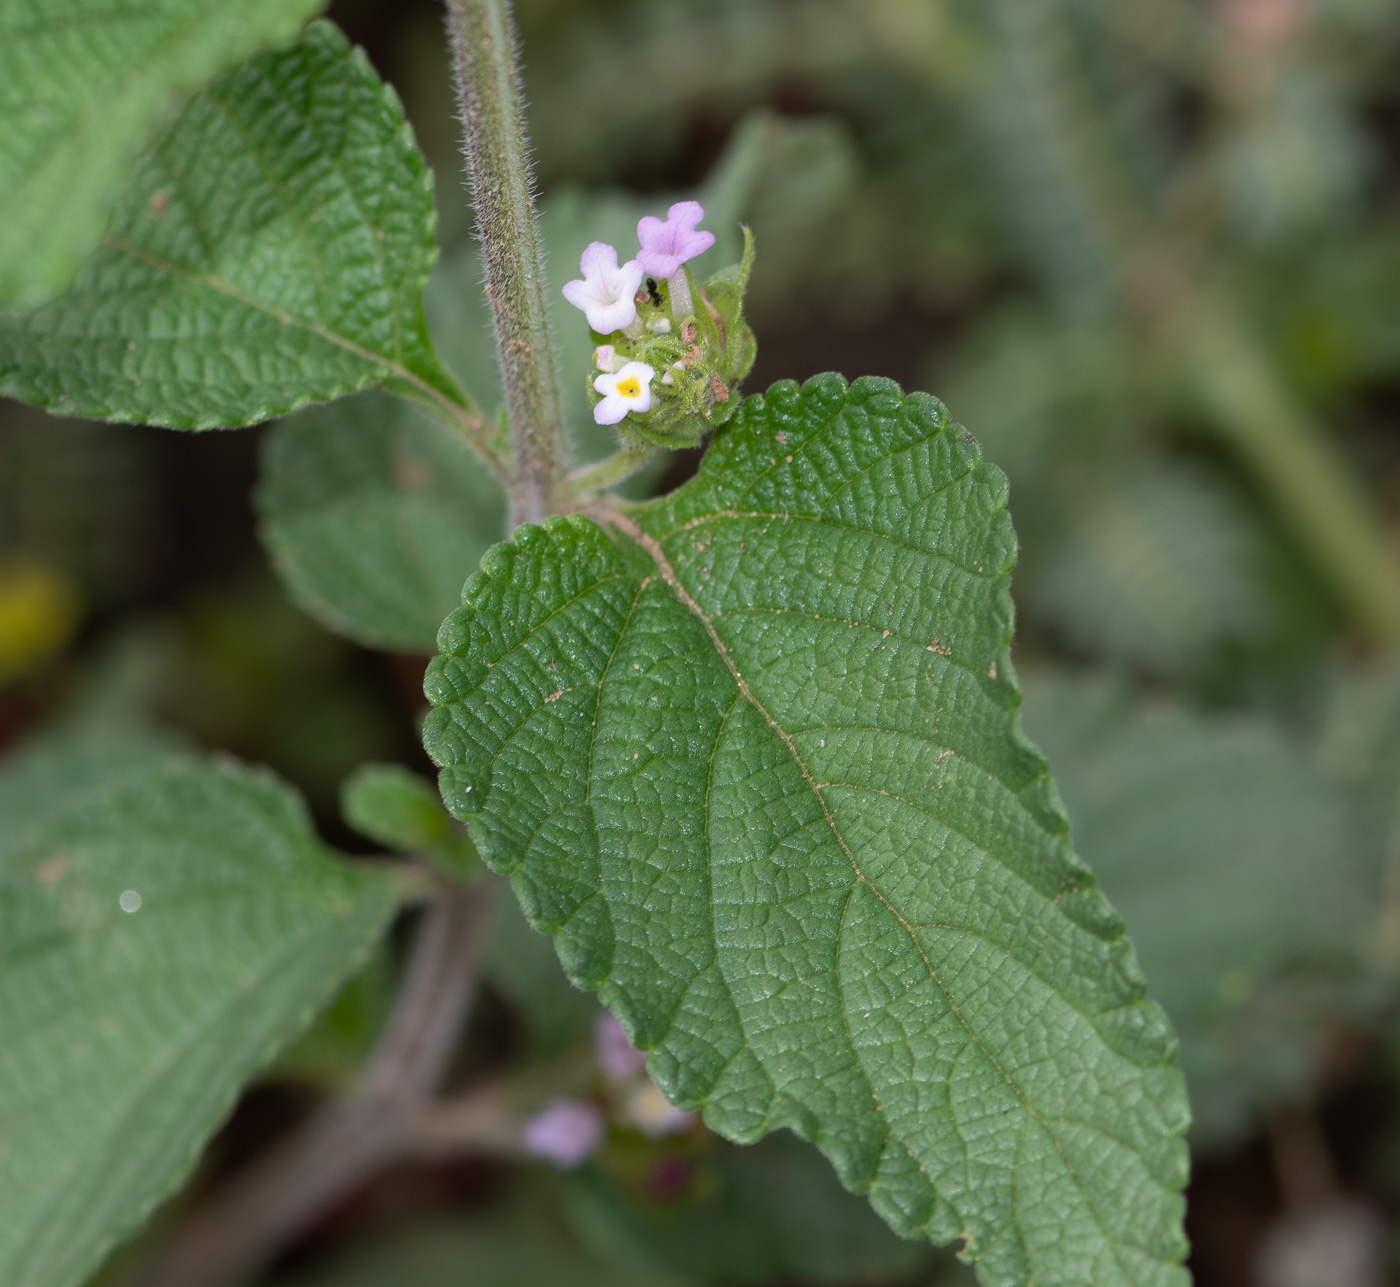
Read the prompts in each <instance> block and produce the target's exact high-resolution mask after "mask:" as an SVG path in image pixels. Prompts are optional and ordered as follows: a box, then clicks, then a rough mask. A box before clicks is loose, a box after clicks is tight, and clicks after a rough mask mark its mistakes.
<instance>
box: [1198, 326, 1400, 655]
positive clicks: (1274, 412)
mask: <svg viewBox="0 0 1400 1287" xmlns="http://www.w3.org/2000/svg"><path fill="white" fill-rule="evenodd" d="M1183 342H1184V344H1185V346H1186V358H1187V367H1188V371H1189V372H1190V375H1191V378H1192V382H1193V385H1194V388H1195V391H1196V394H1197V396H1198V397H1199V398H1200V399H1201V401H1202V402H1203V404H1204V405H1205V408H1206V410H1207V412H1208V413H1209V414H1210V417H1211V421H1212V428H1213V429H1214V431H1215V433H1216V435H1217V436H1218V437H1219V438H1220V439H1221V440H1222V441H1223V442H1225V443H1226V444H1227V445H1228V446H1229V447H1230V448H1231V449H1232V450H1233V451H1234V452H1235V453H1236V455H1238V456H1239V458H1240V460H1241V462H1242V463H1243V464H1244V465H1245V467H1246V468H1247V469H1248V470H1249V471H1250V472H1251V473H1252V474H1253V475H1254V476H1255V478H1256V479H1258V481H1259V483H1260V485H1261V487H1262V488H1263V490H1264V492H1265V493H1266V495H1268V496H1269V497H1270V499H1271V500H1272V501H1273V503H1274V505H1275V506H1276V507H1277V509H1278V510H1279V512H1280V513H1281V514H1282V516H1283V518H1284V519H1285V521H1286V522H1288V524H1289V526H1290V527H1291V528H1292V529H1293V531H1294V533H1295V534H1296V535H1297V537H1298V539H1299V541H1300V543H1301V544H1302V545H1303V546H1304V547H1305V548H1306V550H1307V551H1308V553H1309V554H1310V555H1311V557H1312V559H1313V561H1314V563H1315V564H1316V565H1317V567H1318V570H1319V571H1320V572H1322V573H1323V575H1324V576H1325V577H1326V578H1327V580H1328V581H1329V582H1330V584H1331V585H1332V586H1333V587H1334V588H1335V589H1336V591H1337V594H1338V595H1339V597H1340V598H1341V599H1342V601H1343V603H1344V604H1345V605H1346V607H1347V608H1348V610H1349V611H1350V613H1351V615H1352V616H1353V617H1354V618H1355V619H1356V620H1357V622H1358V624H1359V625H1360V626H1361V627H1362V628H1363V629H1364V630H1365V631H1366V632H1367V633H1368V634H1369V635H1370V636H1371V637H1372V638H1373V639H1374V640H1375V641H1376V642H1377V643H1380V644H1394V643H1395V642H1396V641H1397V640H1400V562H1397V559H1396V556H1395V551H1394V550H1393V548H1392V546H1391V541H1390V537H1389V534H1388V533H1387V531H1386V529H1385V525H1384V524H1383V522H1382V521H1381V518H1380V515H1379V514H1378V513H1377V512H1376V509H1375V506H1374V504H1373V502H1372V500H1371V497H1370V496H1369V495H1368V494H1367V492H1366V489H1365V488H1364V487H1363V486H1362V485H1361V482H1360V480H1359V479H1357V478H1356V477H1355V476H1354V475H1353V473H1352V471H1351V470H1350V469H1349V468H1348V467H1347V465H1346V463H1345V462H1344V461H1343V460H1342V459H1341V457H1340V456H1339V455H1338V453H1337V452H1336V451H1335V450H1334V449H1333V448H1332V447H1331V446H1330V445H1329V443H1328V442H1327V440H1326V437H1325V435H1324V433H1323V431H1322V430H1321V428H1320V426H1318V425H1316V424H1314V423H1313V421H1312V419H1311V418H1310V417H1309V416H1308V415H1307V413H1306V412H1305V411H1304V410H1303V409H1302V408H1301V407H1300V406H1299V405H1298V404H1297V402H1296V401H1294V400H1293V399H1292V398H1291V397H1289V395H1288V394H1287V392H1286V391H1285V390H1284V389H1283V388H1282V386H1281V385H1280V384H1279V381H1278V379H1277V378H1276V377H1275V375H1274V374H1273V372H1272V371H1271V370H1270V369H1269V366H1268V363H1267V362H1266V360H1265V359H1264V357H1263V355H1262V354H1261V353H1260V352H1259V350H1258V349H1257V348H1256V347H1255V346H1254V345H1253V344H1252V343H1251V342H1250V341H1249V339H1248V338H1247V336H1246V335H1245V333H1244V332H1243V330H1242V329H1241V328H1240V327H1239V326H1237V325H1234V324H1232V321H1231V319H1230V318H1229V317H1228V315H1225V314H1224V313H1222V311H1221V310H1220V309H1219V308H1212V307H1211V306H1210V305H1206V306H1205V307H1203V308H1200V309H1197V310H1194V311H1193V312H1192V314H1191V319H1190V324H1189V330H1188V333H1187V336H1186V337H1185V339H1184V341H1183Z"/></svg>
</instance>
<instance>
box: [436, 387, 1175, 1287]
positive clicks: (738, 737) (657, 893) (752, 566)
mask: <svg viewBox="0 0 1400 1287" xmlns="http://www.w3.org/2000/svg"><path fill="white" fill-rule="evenodd" d="M1005 501H1006V488H1005V481H1004V479H1003V478H1002V476H1001V474H1000V472H999V471H998V470H996V469H995V468H993V467H991V466H989V465H987V464H985V463H984V462H983V461H982V459H981V456H980V454H979V452H978V450H977V448H976V445H975V443H973V441H972V439H971V438H970V437H969V436H967V435H966V434H965V433H964V431H963V430H961V429H960V428H958V427H957V426H954V425H950V424H949V422H948V420H947V416H946V413H945V411H944V409H943V407H942V405H941V404H940V403H939V402H937V401H936V400H935V399H933V398H930V397H928V396H926V395H923V394H914V395H910V396H909V397H904V396H903V395H902V394H901V393H900V391H899V389H898V387H897V386H895V385H894V384H892V383H891V382H890V381H887V380H878V379H863V380H859V381H857V382H856V383H855V384H853V385H851V386H849V387H848V386H847V384H846V382H845V381H844V380H842V379H841V378H840V377H839V376H834V375H825V376H819V377H817V378H815V379H813V380H811V381H809V382H808V383H807V384H806V385H805V386H803V387H802V388H801V389H799V388H798V387H797V386H796V385H795V384H792V383H790V382H784V383H780V384H777V385H775V386H774V387H773V388H772V389H770V390H769V392H768V394H767V395H766V396H763V397H753V398H749V399H747V400H746V401H745V402H744V403H743V405H742V407H741V408H740V410H739V411H738V412H737V414H736V415H735V417H734V420H733V422H732V425H731V427H730V428H729V429H727V430H725V431H724V432H722V433H720V434H719V435H718V436H717V437H716V439H715V442H714V445H713V446H712V448H711V450H710V453H709V455H708V456H707V457H706V459H705V462H704V464H703V465H702V467H701V470H700V474H699V476H698V477H697V478H696V479H695V480H694V481H692V482H691V483H689V484H687V485H686V486H685V487H683V488H681V489H680V490H679V491H678V492H676V493H674V494H673V495H671V496H669V497H666V498H665V499H663V500H659V501H655V502H651V503H649V504H646V505H641V506H637V507H634V508H630V509H628V510H627V511H626V513H625V514H621V513H618V512H617V511H610V512H606V513H602V512H600V515H599V517H601V518H602V519H603V520H604V521H605V522H607V523H608V524H609V528H610V531H608V532H605V531H604V530H603V529H602V528H599V527H598V526H596V525H595V524H594V523H592V522H590V521H589V520H588V519H586V518H583V517H580V516H573V517H570V518H566V519H555V520H551V521H550V522H548V523H546V524H545V526H544V527H543V528H537V527H526V528H522V529H521V530H520V531H519V532H518V533H517V534H516V537H515V540H514V541H513V543H511V544H509V545H503V546H498V547H497V548H496V549H495V550H494V551H492V553H491V554H489V555H488V556H487V559H486V561H485V564H484V570H483V572H482V573H480V574H478V575H477V576H474V577H473V578H472V579H471V580H470V581H468V583H467V585H466V587H465V589H464V591H463V604H464V606H463V607H462V608H461V610H460V611H458V612H456V613H454V614H453V616H452V617H450V618H449V619H448V620H447V622H446V623H445V624H444V626H443V629H442V632H441V634H440V636H439V644H440V647H441V648H442V651H443V654H444V655H443V656H442V657H441V658H440V659H438V660H437V661H436V662H435V663H434V664H433V666H432V667H431V668H430V671H429V675H428V679H427V691H428V694H429V696H430V698H431V700H432V701H433V702H434V704H435V706H436V707H437V709H436V710H435V711H433V712H432V714H431V715H430V717H429V720H428V723H427V726H426V730H425V741H426V744H427V746H428V749H429V751H430V753H431V754H432V755H433V757H434V759H435V760H436V761H437V762H438V764H440V765H441V766H442V778H441V783H442V788H443V795H444V798H445V800H446V801H447V803H448V805H449V807H450V808H451V809H452V810H453V811H454V812H456V813H457V814H458V816H461V817H464V818H467V819H469V820H470V821H471V828H472V833H473V837H474V839H475V840H476V841H477V844H478V847H479V848H480V850H481V852H482V854H483V856H484V857H485V858H486V860H487V861H488V862H489V863H491V864H492V865H493V866H494V867H496V868H497V869H499V870H501V871H508V872H510V873H511V875H512V880H513V883H514V886H515V888H516V891H517V893H518V894H519V896H520V898H521V901H522V903H523V905H524V907H525V909H526V912H527V914H528V915H529V916H530V918H531V920H532V921H533V922H534V923H535V925H536V926H537V927H538V928H540V929H543V930H546V931H548V932H550V933H553V934H554V935H555V940H556V944H557V947H558V950H559V953H560V957H561V959H562V960H563V962H564V965H565V968H566V969H567V970H568V971H569V973H570V975H571V976H572V977H573V978H574V979H575V980H576V981H577V982H579V983H580V984H582V985H584V986H587V987H594V988H598V989H599V990H600V992H601V994H602V997H603V999H604V1000H605V1001H606V1002H607V1003H608V1004H609V1005H610V1006H611V1007H612V1008H613V1009H614V1010H615V1011H616V1012H617V1014H618V1015H619V1017H620V1018H621V1020H622V1022H623V1024H624V1025H625V1027H626V1028H627V1030H628V1032H629V1034H630V1035H631V1036H632V1038H633V1040H634V1041H635V1043H636V1044H638V1045H640V1046H642V1047H644V1048H646V1049H648V1050H649V1051H650V1052H651V1054H650V1061H649V1066H650V1069H651V1072H652V1075H653V1076H654V1077H655V1078H656V1080H657V1081H658V1083H659V1084H660V1085H661V1087H662V1088H663V1089H664V1090H665V1091H666V1093H667V1094H668V1095H669V1096H670V1097H671V1098H672V1099H673V1100H674V1101H675V1102H676V1103H678V1104H681V1105H682V1106H687V1107H691V1106H695V1107H703V1109H704V1113H705V1118H706V1121H707V1122H708V1123H709V1124H710V1125H711V1126H712V1127H713V1128H714V1129H716V1130H718V1131H719V1132H721V1133H722V1134H724V1135H726V1136H728V1137H730V1138H732V1139H736V1140H742V1141H752V1140H755V1139H757V1138H758V1137H760V1136H761V1135H763V1134H764V1133H765V1132H767V1131H770V1130H773V1129H775V1128H777V1127H780V1126H790V1127H792V1128H793V1129H794V1130H796V1131H797V1132H798V1133H800V1134H802V1135H804V1136H806V1137H807V1138H810V1139H812V1140H814V1141H815V1142H816V1143H817V1144H819V1145H820V1147H821V1148H822V1150H823V1151H824V1152H825V1153H826V1154H827V1156H828V1157H829V1158H830V1159H831V1160H832V1162H833V1163H834V1164H835V1166H836V1169H837V1171H838V1173H839V1174H840V1176H841V1179H842V1180H843V1182H844V1183H845V1184H846V1185H847V1186H848V1187H849V1188H852V1189H855V1190H858V1191H866V1192H868V1193H869V1194H870V1197H871V1200H872V1202H873V1203H874V1205H875V1206H876V1208H877V1210H879V1211H880V1213H881V1214H882V1215H884V1216H885V1218H886V1219H887V1220H889V1221H890V1223H891V1224H892V1225H894V1227H895V1228H896V1229H897V1230H899V1231H900V1232H902V1233H906V1234H911V1235H913V1234H924V1235H927V1236H928V1237H930V1238H932V1239H933V1240H934V1241H937V1242H947V1241H950V1240H953V1239H962V1240H963V1242H964V1247H965V1253H966V1255H967V1256H968V1257H969V1258H971V1259H974V1260H976V1261H977V1262H978V1263H979V1266H980V1269H981V1273H982V1275H983V1278H984V1281H986V1282H988V1283H997V1284H1000V1283H1007V1284H1011V1283H1027V1282H1034V1283H1036V1284H1038V1285H1039V1287H1048V1285H1050V1284H1066V1285H1068V1284H1083V1283H1085V1282H1093V1283H1095V1284H1098V1285H1099V1287H1104V1285H1106V1284H1129V1283H1131V1284H1134V1287H1143V1285H1144V1284H1161V1285H1163V1287H1165V1285H1167V1284H1171V1285H1173V1287H1177V1285H1179V1284H1184V1283H1185V1282H1186V1281H1187V1279H1186V1274H1185V1271H1184V1270H1183V1269H1182V1268H1180V1265H1179V1262H1180V1260H1181V1257H1182V1255H1183V1254H1184V1250H1185V1248H1184V1245H1183V1240H1182V1236H1181V1233H1180V1220H1181V1213H1182V1200H1181V1197H1180V1193H1179V1190H1180V1189H1181V1187H1182V1185H1183V1183H1184V1181H1185V1178H1186V1150H1185V1145H1184V1144H1183V1142H1182V1140H1181V1138H1180V1137H1181V1134H1182V1132H1183V1131H1184V1130H1185V1127H1186V1122H1187V1110H1186V1103H1185V1097H1184V1094H1183V1090H1182V1084H1181V1079H1180V1076H1179V1074H1178V1073H1177V1072H1176V1071H1175V1070H1174V1069H1172V1068H1171V1067H1170V1059H1171V1054H1172V1049H1173V1038H1172V1035H1171V1032H1170V1029H1169V1028H1168V1026H1167V1023H1166V1021H1165V1019H1164V1017H1163V1015H1162V1014H1161V1012H1160V1011H1159V1010H1158V1009H1157V1008H1156V1007H1155V1006H1154V1005H1152V1004H1151V1003H1149V1002H1148V1001H1146V1000H1145V999H1144V996H1143V983H1142V979H1141V976H1140V974H1139V972H1138V969H1137V966H1136V964H1135V963H1134V961H1133V958H1132V953H1131V950H1130V948H1129V946H1128V944H1127V942H1126V941H1125V940H1124V938H1123V936H1122V929H1121V925H1120V923H1119V921H1118V918H1117V917H1116V916H1115V915H1114V913H1113V911H1112V909H1111V908H1110V907H1109V906H1108V905H1107V903H1106V902H1105V901H1104V899H1103V898H1102V896H1101V895H1100V894H1099V892H1098V890H1097V889H1096V888H1095V886H1094V882H1093V877H1092V875H1091V874H1090V873H1089V871H1088V870H1087V868H1085V866H1084V865H1083V864H1082V863H1081V862H1080V861H1079V860H1078V859H1077V858H1076V857H1075V856H1074V854H1073V852H1072V850H1071V848H1070V844H1069V839H1068V834H1067V825H1066V823H1065V819H1064V816H1063V814H1062V813H1061V810H1060V807H1059V803H1058V799H1057V797H1056V794H1055V790H1054V787H1053V785H1052V784H1051V782H1050V779H1049V777H1048V775H1047V772H1046V768H1045V762H1044V760H1043V758H1042V757H1041V755H1040V754H1039V752H1038V751H1036V750H1035V748H1034V747H1033V746H1031V745H1030V744H1029V743H1028V742H1027V741H1026V740H1025V738H1024V737H1023V736H1022V734H1021V732H1020V729H1019V724H1018V717H1017V713H1016V708H1017V704H1018V702H1019V693H1018V690H1017V686H1016V681H1015V677H1014V675H1013V673H1012V670H1011V666H1010V661H1009V657H1008V646H1009V642H1010V638H1011V630H1012V607H1011V599H1010V595H1009V592H1008V583H1009V574H1010V570H1011V567H1012V563H1013V560H1014V551H1015V538H1014V536H1013V534H1012V530H1011V524H1010V520H1009V519H1008V517H1007V515H1006V511H1005Z"/></svg>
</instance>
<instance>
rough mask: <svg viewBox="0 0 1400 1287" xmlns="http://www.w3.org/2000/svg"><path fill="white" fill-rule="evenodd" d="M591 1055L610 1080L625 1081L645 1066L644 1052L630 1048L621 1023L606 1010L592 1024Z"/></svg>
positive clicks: (630, 1044)
mask: <svg viewBox="0 0 1400 1287" xmlns="http://www.w3.org/2000/svg"><path fill="white" fill-rule="evenodd" d="M593 1055H594V1058H596V1059H597V1061H598V1067H599V1068H601V1069H602V1070H603V1072H604V1074H605V1075H606V1076H607V1077H608V1078H610V1079H611V1080H612V1081H626V1080H627V1079H628V1078H630V1077H635V1076H636V1075H637V1074H638V1073H639V1072H641V1071H642V1069H643V1068H645V1067H646V1066H647V1057H646V1052H645V1051H643V1050H634V1049H633V1048H632V1043H631V1042H630V1041H628V1040H627V1034H626V1033H625V1032H623V1030H622V1025H621V1024H620V1023H618V1021H617V1020H616V1019H615V1018H613V1016H612V1015H610V1014H608V1013H607V1011H604V1012H603V1013H602V1014H600V1015H599V1016H598V1021H597V1022H596V1023H595V1024H594V1025H593Z"/></svg>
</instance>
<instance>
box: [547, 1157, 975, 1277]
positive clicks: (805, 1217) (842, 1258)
mask: <svg viewBox="0 0 1400 1287" xmlns="http://www.w3.org/2000/svg"><path fill="white" fill-rule="evenodd" d="M567 1188H568V1192H569V1194H570V1197H571V1199H572V1205H573V1211H574V1221H575V1224H576V1225H577V1227H578V1228H579V1229H580V1231H581V1232H582V1233H583V1235H584V1237H585V1238H586V1239H587V1241H588V1242H589V1243H590V1245H592V1246H595V1247H597V1248H598V1249H599V1250H600V1251H604V1252H611V1253H612V1254H614V1255H618V1256H623V1255H630V1256H633V1257H636V1256H639V1255H640V1256H645V1257H646V1258H647V1260H649V1261H650V1262H651V1263H653V1264H654V1265H656V1266H658V1267H661V1268H664V1269H667V1270H669V1271H671V1272H672V1273H675V1274H678V1275H681V1276H683V1277H685V1278H686V1279H687V1280H688V1281H691V1282H694V1283H696V1284H703V1285H704V1287H710V1285H711V1284H713V1285H714V1287H720V1285H721V1284H736V1285H738V1284H758V1283H769V1282H779V1283H781V1282H794V1281H795V1282H803V1283H811V1284H814V1285H815V1284H831V1285H832V1287H845V1285H846V1284H872V1285H873V1284H877V1283H909V1282H924V1281H927V1280H929V1279H931V1278H932V1277H933V1276H934V1274H935V1273H936V1272H937V1271H938V1270H948V1269H951V1268H952V1266H953V1265H954V1264H955V1263H956V1262H955V1261H954V1258H953V1256H952V1255H951V1254H950V1253H948V1252H942V1253H939V1252H936V1251H933V1250H932V1249H931V1248H929V1247H928V1246H927V1245H920V1244H919V1243H916V1242H906V1241H904V1240H903V1239H902V1238H898V1237H896V1236H895V1235H894V1234H893V1233H892V1232H891V1231H890V1229H889V1228H888V1227H887V1226H886V1225H885V1224H884V1223H883V1222H882V1221H880V1220H879V1219H878V1218H877V1217H876V1216H875V1214H874V1213H873V1212H872V1211H871V1210H870V1207H869V1204H868V1203H865V1202H862V1201H861V1200H860V1199H859V1198H858V1197H856V1196H854V1195H853V1194H850V1193H847V1192H846V1190H845V1189H843V1188H842V1187H841V1184H840V1182H839V1181H838V1180H837V1179H836V1177H835V1176H834V1175H833V1174H832V1172H831V1168H830V1167H828V1166H827V1165H826V1164H825V1163H824V1162H823V1161H822V1159H821V1156H820V1155H819V1154H818V1153H817V1152H816V1150H815V1149H813V1148H812V1147H811V1146H810V1145H807V1144H804V1143H802V1142H801V1141H800V1140H798V1139H796V1138H795V1137H793V1136H792V1135H791V1134H790V1133H789V1132H787V1131H780V1132H778V1133H777V1134H775V1135H770V1136H769V1137H768V1138H767V1139H765V1140H763V1141H762V1142H761V1143H759V1144H756V1145H754V1146H753V1147H752V1148H742V1149H741V1148H734V1147H733V1146H732V1145H728V1144H724V1143H722V1142H720V1141H718V1140H715V1139H713V1138H710V1139H707V1141H706V1143H705V1145H704V1146H702V1147H701V1148H700V1149H699V1150H698V1151H696V1150H694V1149H691V1150H686V1151H678V1150H677V1149H674V1148H671V1147H668V1146H664V1145H662V1146H658V1145H655V1144H645V1143H641V1142H638V1143H637V1145H636V1146H635V1149H634V1150H630V1151H629V1150H628V1149H627V1148H626V1147H619V1146H614V1147H613V1148H612V1149H610V1151H609V1152H608V1153H605V1154H604V1155H603V1157H602V1158H601V1159H600V1160H599V1161H598V1162H596V1163H595V1165H594V1166H592V1167H590V1168H588V1169H587V1170H584V1171H581V1172H579V1173H577V1175H575V1176H571V1177H569V1180H568V1181H567ZM962 1272H963V1274H964V1275H965V1276H966V1280H967V1281H968V1282H969V1283H970V1282H971V1281H972V1277H973V1276H972V1272H971V1271H970V1270H963V1271H962Z"/></svg>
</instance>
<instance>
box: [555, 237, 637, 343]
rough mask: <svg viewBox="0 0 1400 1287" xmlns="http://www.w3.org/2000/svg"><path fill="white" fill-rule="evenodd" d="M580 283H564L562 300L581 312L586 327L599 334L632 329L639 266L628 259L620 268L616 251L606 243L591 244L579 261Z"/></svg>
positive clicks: (634, 316) (635, 307)
mask: <svg viewBox="0 0 1400 1287" xmlns="http://www.w3.org/2000/svg"><path fill="white" fill-rule="evenodd" d="M578 266H579V269H580V271H581V272H582V273H583V280H582V281H578V280H575V281H571V282H566V283H565V284H564V298H565V299H567V300H568V301H569V303H570V304H572V305H573V306H574V307H575V308H581V309H583V315H584V316H585V317H586V318H588V325H589V326H591V327H592V328H593V329H594V330H595V331H597V332H598V334H599V335H611V334H612V333H613V332H614V331H620V330H622V328H623V327H625V326H631V325H632V323H633V321H635V320H636V317H637V301H636V299H635V298H634V296H635V295H636V294H637V289H638V288H639V287H640V286H641V284H642V277H643V276H644V275H645V274H643V272H642V266H641V265H640V264H639V263H638V262H637V261H636V260H635V259H629V260H628V261H627V262H626V263H625V264H623V265H622V266H621V267H620V268H619V267H618V263H617V251H616V250H615V249H614V248H613V247H612V246H610V245H608V243H607V242H605V241H592V242H589V244H588V249H587V250H585V251H584V252H583V257H582V258H581V259H580V260H579V265H578Z"/></svg>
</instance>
